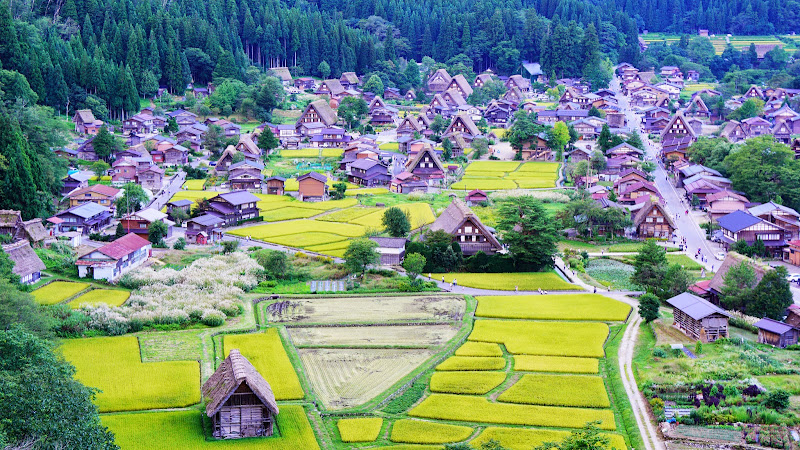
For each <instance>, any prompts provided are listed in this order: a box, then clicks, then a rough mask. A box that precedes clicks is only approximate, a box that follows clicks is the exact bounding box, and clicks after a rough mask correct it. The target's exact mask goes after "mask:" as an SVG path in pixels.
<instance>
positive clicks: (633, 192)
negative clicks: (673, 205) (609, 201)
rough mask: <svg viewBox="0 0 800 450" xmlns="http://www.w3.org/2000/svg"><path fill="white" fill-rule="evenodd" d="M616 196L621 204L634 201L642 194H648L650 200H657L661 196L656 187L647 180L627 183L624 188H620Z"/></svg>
mask: <svg viewBox="0 0 800 450" xmlns="http://www.w3.org/2000/svg"><path fill="white" fill-rule="evenodd" d="M617 196H618V201H619V203H622V204H626V203H634V202H635V201H636V199H637V198H639V197H643V196H649V197H650V198H651V200H653V201H656V202H657V201H658V200H659V198H660V197H661V195H660V194H659V192H658V188H656V186H655V185H654V184H653V183H650V182H649V181H644V182H640V183H634V184H631V185H628V186H626V187H625V189H620V190H619V192H618V193H617Z"/></svg>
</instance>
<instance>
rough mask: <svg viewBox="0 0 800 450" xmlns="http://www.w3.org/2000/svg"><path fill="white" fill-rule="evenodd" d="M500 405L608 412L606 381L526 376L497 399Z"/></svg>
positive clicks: (585, 377) (553, 376)
mask: <svg viewBox="0 0 800 450" xmlns="http://www.w3.org/2000/svg"><path fill="white" fill-rule="evenodd" d="M497 400H498V401H501V402H508V403H522V404H528V405H551V406H578V407H586V408H608V407H610V406H611V403H610V402H609V401H608V394H607V393H606V388H605V386H604V385H603V379H602V378H600V377H597V376H590V375H552V374H541V373H537V374H528V375H523V377H522V378H520V379H519V381H517V382H516V383H514V385H513V386H511V387H510V388H509V389H508V390H507V391H505V392H503V393H502V394H500V396H499V397H497Z"/></svg>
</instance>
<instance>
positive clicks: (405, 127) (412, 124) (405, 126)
mask: <svg viewBox="0 0 800 450" xmlns="http://www.w3.org/2000/svg"><path fill="white" fill-rule="evenodd" d="M425 129H426V127H425V126H424V125H423V124H422V123H421V122H420V120H419V118H417V117H415V116H412V115H408V116H406V117H405V118H404V119H403V121H402V122H400V125H398V126H397V137H398V139H400V138H404V137H409V138H413V137H414V136H415V135H417V134H419V135H420V136H422V134H423V133H424V131H425Z"/></svg>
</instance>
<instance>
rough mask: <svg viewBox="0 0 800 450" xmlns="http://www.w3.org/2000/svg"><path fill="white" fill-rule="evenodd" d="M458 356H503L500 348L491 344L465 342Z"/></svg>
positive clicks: (457, 353) (459, 349)
mask: <svg viewBox="0 0 800 450" xmlns="http://www.w3.org/2000/svg"><path fill="white" fill-rule="evenodd" d="M456 356H503V350H501V349H500V346H499V345H497V344H493V343H490V342H464V344H463V345H462V346H461V347H459V348H458V350H456Z"/></svg>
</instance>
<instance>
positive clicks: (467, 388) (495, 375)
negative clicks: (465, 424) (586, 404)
mask: <svg viewBox="0 0 800 450" xmlns="http://www.w3.org/2000/svg"><path fill="white" fill-rule="evenodd" d="M505 379H506V373H505V372H469V371H462V372H436V373H434V374H433V376H431V392H442V393H445V394H485V393H487V392H489V391H491V390H492V389H494V388H496V387H497V386H500V383H502V382H503V381H505ZM601 383H602V381H601ZM516 403H522V402H516Z"/></svg>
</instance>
